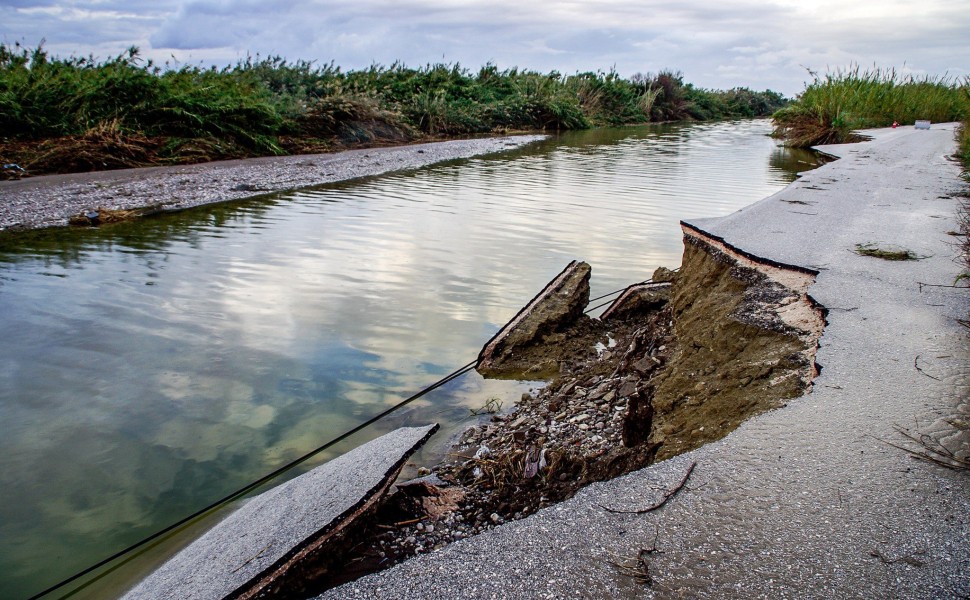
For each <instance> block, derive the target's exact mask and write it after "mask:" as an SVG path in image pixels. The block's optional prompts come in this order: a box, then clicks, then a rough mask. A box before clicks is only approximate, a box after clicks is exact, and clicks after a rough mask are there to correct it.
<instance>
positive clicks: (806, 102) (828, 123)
mask: <svg viewBox="0 0 970 600" xmlns="http://www.w3.org/2000/svg"><path fill="white" fill-rule="evenodd" d="M812 76H813V77H814V81H813V82H812V83H811V84H809V85H808V86H807V87H806V88H805V91H804V92H802V93H801V95H800V96H799V97H798V98H797V99H796V100H795V101H794V102H793V103H791V104H790V105H789V106H787V107H785V108H782V109H781V110H779V111H778V112H776V113H775V114H774V117H773V118H774V121H775V133H776V135H778V136H780V137H783V138H785V139H786V140H787V141H788V143H789V144H790V145H792V146H796V147H808V146H814V145H817V144H837V143H844V142H849V141H853V140H855V139H857V137H856V136H854V134H853V133H852V131H853V130H854V129H861V128H866V127H888V126H890V125H892V124H893V122H894V121H897V122H899V123H900V124H907V125H911V124H913V123H914V122H915V121H916V120H917V119H927V120H930V121H932V122H936V123H939V122H948V121H961V120H965V119H968V118H970V91H968V90H970V80H964V81H962V82H958V81H954V80H952V79H949V78H947V77H922V78H916V77H912V76H901V75H899V74H897V73H896V71H895V69H889V70H882V69H873V70H872V71H862V70H860V69H859V67H858V66H855V67H853V68H850V69H848V70H844V71H843V70H839V71H836V72H835V73H828V74H826V75H825V76H824V77H819V76H818V75H817V74H815V73H812ZM964 148H965V150H966V148H967V146H964Z"/></svg>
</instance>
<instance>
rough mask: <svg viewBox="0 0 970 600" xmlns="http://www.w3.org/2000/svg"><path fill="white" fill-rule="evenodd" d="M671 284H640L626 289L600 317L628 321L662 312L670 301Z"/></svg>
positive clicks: (606, 319) (605, 319) (608, 319)
mask: <svg viewBox="0 0 970 600" xmlns="http://www.w3.org/2000/svg"><path fill="white" fill-rule="evenodd" d="M670 289H671V284H670V283H639V284H636V285H631V286H630V287H628V288H626V290H624V291H623V293H622V294H620V296H619V298H617V299H616V300H615V301H614V302H613V304H611V305H610V307H609V308H607V309H606V311H605V312H604V313H603V315H602V316H601V317H600V319H602V320H603V321H610V320H626V319H629V318H631V317H635V316H642V315H647V314H649V313H651V312H654V311H657V310H660V309H661V308H663V307H664V305H666V304H667V302H669V301H670Z"/></svg>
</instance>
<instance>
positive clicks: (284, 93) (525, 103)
mask: <svg viewBox="0 0 970 600" xmlns="http://www.w3.org/2000/svg"><path fill="white" fill-rule="evenodd" d="M786 102H787V100H786V99H785V98H784V97H783V96H782V95H781V94H778V93H776V92H772V91H770V90H767V91H764V92H755V91H752V90H749V89H746V88H737V89H733V90H727V91H720V90H706V89H701V88H696V87H694V86H693V85H692V84H690V83H686V82H684V80H683V76H682V75H681V74H680V73H677V72H674V71H661V72H660V73H657V74H646V75H644V74H636V75H633V76H632V77H630V78H624V77H621V76H620V75H619V74H618V73H617V72H616V71H615V70H610V71H596V72H587V73H576V74H573V75H563V74H560V73H558V72H551V73H539V72H536V71H531V70H526V69H518V68H512V69H505V70H499V69H498V67H496V66H495V65H493V64H487V65H485V66H483V67H481V68H480V69H478V70H477V71H472V70H469V69H467V68H465V67H462V66H461V65H459V64H457V63H456V64H428V65H426V66H424V67H420V68H411V67H408V66H405V65H404V64H402V63H394V64H391V65H390V66H384V65H372V66H371V67H369V68H367V69H362V70H358V71H347V72H344V71H342V70H341V69H340V67H337V66H335V65H334V64H333V63H328V64H317V63H314V62H310V61H302V60H298V61H295V62H291V61H288V60H286V59H284V58H281V57H278V56H271V57H267V58H260V57H259V56H257V57H255V58H252V57H251V58H247V59H245V60H242V61H239V62H237V63H236V64H234V65H231V66H227V67H224V68H221V69H219V68H215V67H213V68H204V67H202V66H192V65H179V64H174V65H173V64H169V63H166V64H164V65H157V64H154V63H153V62H152V61H150V60H149V61H145V60H143V59H142V58H141V56H140V54H139V51H138V49H137V48H135V47H132V48H130V49H129V50H128V51H126V52H125V53H122V54H121V55H119V56H116V57H114V58H110V59H107V60H99V59H96V58H94V57H90V56H89V57H73V56H72V57H68V58H58V57H52V56H50V55H48V53H47V52H46V51H45V50H44V49H43V46H38V47H36V48H26V47H23V46H21V45H19V44H16V43H15V44H13V45H6V44H0V132H2V133H0V136H2V137H0V161H2V162H3V163H4V164H7V163H14V164H17V165H19V166H21V167H23V168H25V169H26V170H27V171H28V172H29V173H30V174H41V173H55V172H73V171H85V170H98V169H113V168H124V167H134V166H144V165H153V164H173V163H189V162H204V161H209V160H216V159H225V158H237V157H247V156H265V155H274V154H297V153H305V152H320V151H329V150H336V149H340V148H345V147H350V146H358V147H359V146H367V145H383V144H400V143H404V142H408V141H414V140H419V139H422V140H423V139H438V138H444V137H458V136H469V135H476V134H486V133H496V132H509V131H524V130H569V129H584V128H588V127H597V126H618V125H627V124H634V123H648V122H656V121H673V120H712V119H724V118H739V117H758V116H768V115H771V114H772V113H773V112H774V111H776V110H777V109H779V108H780V107H782V106H784V105H785V104H786ZM18 173H19V172H18Z"/></svg>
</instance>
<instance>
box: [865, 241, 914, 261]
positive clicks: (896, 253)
mask: <svg viewBox="0 0 970 600" xmlns="http://www.w3.org/2000/svg"><path fill="white" fill-rule="evenodd" d="M853 252H855V253H856V254H858V255H859V256H871V257H873V258H881V259H883V260H892V261H900V260H919V258H920V257H918V256H916V253H915V252H913V251H912V250H906V249H905V248H884V247H882V246H880V245H878V244H873V243H868V244H856V245H855V250H853Z"/></svg>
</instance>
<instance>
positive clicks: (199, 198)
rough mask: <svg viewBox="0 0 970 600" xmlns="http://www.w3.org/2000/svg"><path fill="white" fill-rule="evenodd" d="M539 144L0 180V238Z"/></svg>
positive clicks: (437, 146)
mask: <svg viewBox="0 0 970 600" xmlns="http://www.w3.org/2000/svg"><path fill="white" fill-rule="evenodd" d="M544 138H545V136H539V135H520V136H506V137H498V138H481V139H473V140H453V141H448V142H434V143H429V144H414V145H411V146H398V147H393V148H368V149H362V150H348V151H345V152H336V153H333V154H307V155H300V156H274V157H266V158H255V159H245V160H228V161H221V162H214V163H204V164H198V165H187V166H175V167H150V168H144V169H124V170H119V171H102V172H96V173H78V174H72V175H46V176H42V177H28V178H25V179H21V180H16V181H0V232H2V231H5V230H17V229H37V228H41V227H55V226H61V225H66V224H67V221H68V219H69V218H70V217H71V216H74V215H78V214H80V213H81V212H82V211H87V210H92V209H97V208H101V207H103V208H110V209H134V208H146V207H152V208H153V209H156V210H180V209H185V208H191V207H193V206H199V205H202V204H211V203H214V202H226V201H229V200H241V199H245V198H250V197H253V196H256V195H261V194H267V193H272V192H282V191H286V190H291V189H295V188H300V187H307V186H312V185H320V184H324V183H330V182H334V181H341V180H345V179H353V178H356V177H367V176H371V175H380V174H382V173H387V172H390V171H399V170H404V169H415V168H418V167H423V166H426V165H430V164H432V163H437V162H442V161H448V160H456V159H461V158H468V157H471V156H476V155H480V154H488V153H492V152H500V151H503V150H510V149H514V148H518V147H520V146H524V145H526V144H529V143H532V142H535V141H538V140H541V139H544Z"/></svg>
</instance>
